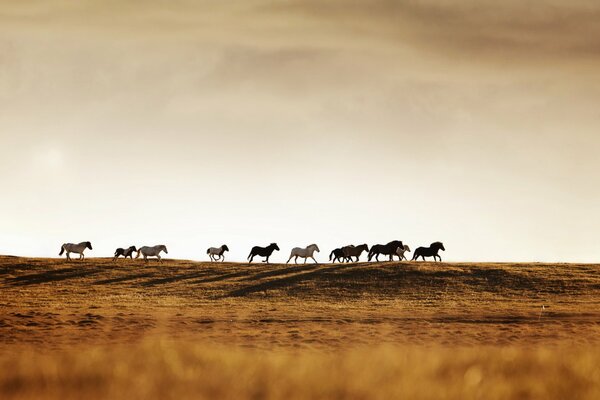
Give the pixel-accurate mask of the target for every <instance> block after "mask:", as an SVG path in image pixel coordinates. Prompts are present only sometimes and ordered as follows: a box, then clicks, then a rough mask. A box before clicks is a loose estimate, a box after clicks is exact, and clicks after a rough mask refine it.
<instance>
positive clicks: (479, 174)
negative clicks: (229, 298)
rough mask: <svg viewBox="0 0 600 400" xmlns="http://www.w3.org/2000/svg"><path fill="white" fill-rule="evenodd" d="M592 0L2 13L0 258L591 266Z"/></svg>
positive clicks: (20, 5) (36, 8)
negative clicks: (394, 244) (365, 255)
mask: <svg viewBox="0 0 600 400" xmlns="http://www.w3.org/2000/svg"><path fill="white" fill-rule="evenodd" d="M599 20H600V5H599V4H598V2H597V1H585V0H575V1H569V2H565V1H553V0H545V1H518V0H508V1H505V2H497V1H475V0H472V1H469V0H460V1H456V2H446V1H442V0H427V1H418V0H413V1H390V0H374V1H373V0H369V1H367V0H364V1H342V0H336V1H306V0H290V1H277V2H274V1H261V0H244V1H227V2H223V1H191V0H190V1H186V0H176V1H159V0H150V1H133V0H130V1H127V0H119V1H116V0H115V1H106V0H102V1H101V0H89V1H82V2H72V1H66V0H64V1H60V0H58V1H48V0H45V1H31V0H24V1H19V2H8V1H5V2H1V3H0V138H1V141H0V182H2V187H3V188H4V190H3V195H2V196H0V221H1V224H0V254H14V255H24V256H52V257H54V256H58V252H59V249H60V246H61V244H62V243H65V242H80V241H87V240H89V241H91V242H92V244H93V245H94V250H93V251H91V252H89V253H87V255H88V256H96V257H99V256H111V255H112V253H113V252H114V249H115V248H116V247H128V246H130V245H136V246H141V245H154V244H165V245H167V247H168V248H169V257H173V258H189V259H198V260H202V259H207V256H206V254H205V252H206V248H208V247H210V246H218V245H221V244H223V243H225V244H227V245H228V246H229V247H230V249H231V250H232V252H231V254H229V255H228V258H229V259H232V260H239V261H242V260H243V259H245V257H246V256H247V255H248V252H249V249H250V248H251V247H252V246H253V245H265V246H266V245H267V244H269V243H270V242H274V241H275V242H277V243H278V244H279V246H280V247H281V249H282V251H281V252H279V253H276V255H275V256H274V257H273V258H272V261H285V260H287V258H288V255H289V251H290V249H291V248H292V247H296V246H301V247H304V246H307V245H309V244H311V243H317V244H318V245H319V246H320V248H321V253H320V254H319V255H318V257H317V258H318V259H319V260H320V261H324V260H325V259H326V258H327V256H328V254H329V252H330V251H331V250H332V248H334V247H339V246H341V245H345V244H349V243H354V244H360V243H364V242H366V243H368V244H375V243H386V242H388V241H391V240H394V239H400V240H403V241H404V242H405V243H407V244H409V245H410V246H411V248H413V249H414V248H415V247H417V246H420V245H428V244H430V243H431V242H434V241H443V242H444V244H445V245H446V249H447V251H446V252H445V253H443V255H442V256H443V257H444V259H445V260H448V261H573V262H598V261H599V260H600V201H599V199H600V184H599V183H598V181H599V180H598V171H600V111H599V109H598V104H600V24H599V23H598V21H599Z"/></svg>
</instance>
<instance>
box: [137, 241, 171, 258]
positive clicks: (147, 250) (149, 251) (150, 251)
mask: <svg viewBox="0 0 600 400" xmlns="http://www.w3.org/2000/svg"><path fill="white" fill-rule="evenodd" d="M161 251H164V252H165V254H169V252H168V251H167V246H165V245H164V244H159V245H157V246H151V247H150V246H144V247H140V248H139V249H138V252H137V256H135V258H140V254H141V255H142V256H144V261H145V262H148V257H156V258H158V262H162V258H161V257H160V253H161Z"/></svg>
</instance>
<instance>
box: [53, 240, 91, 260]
mask: <svg viewBox="0 0 600 400" xmlns="http://www.w3.org/2000/svg"><path fill="white" fill-rule="evenodd" d="M85 249H90V250H92V244H91V243H90V242H81V243H78V244H73V243H65V244H63V245H62V247H61V248H60V253H59V254H58V255H59V256H62V255H63V253H64V252H65V251H66V252H67V261H71V253H75V254H79V259H80V260H83V259H84V258H85V256H84V255H83V252H84V251H85Z"/></svg>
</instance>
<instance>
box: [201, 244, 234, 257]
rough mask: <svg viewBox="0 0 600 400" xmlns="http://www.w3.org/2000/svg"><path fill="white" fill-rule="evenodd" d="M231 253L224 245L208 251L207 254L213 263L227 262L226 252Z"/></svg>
mask: <svg viewBox="0 0 600 400" xmlns="http://www.w3.org/2000/svg"><path fill="white" fill-rule="evenodd" d="M226 251H229V247H227V245H226V244H224V245H223V246H221V247H211V248H209V249H208V250H206V254H208V256H209V257H210V260H211V261H225V252H226Z"/></svg>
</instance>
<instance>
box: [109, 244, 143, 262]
mask: <svg viewBox="0 0 600 400" xmlns="http://www.w3.org/2000/svg"><path fill="white" fill-rule="evenodd" d="M134 251H137V249H136V247H135V246H130V247H129V248H127V249H123V248H121V247H119V248H118V249H117V250H115V256H114V257H113V261H116V259H117V258H119V256H123V258H127V257H129V258H131V259H132V260H133V252H134Z"/></svg>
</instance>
